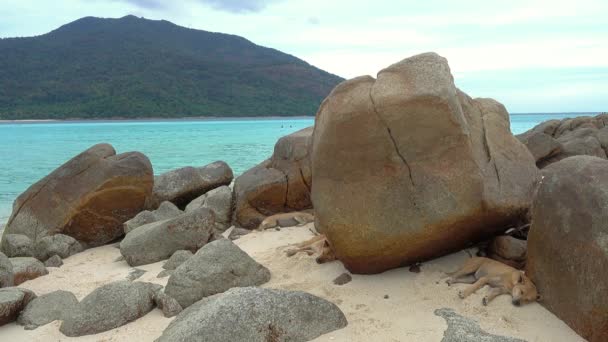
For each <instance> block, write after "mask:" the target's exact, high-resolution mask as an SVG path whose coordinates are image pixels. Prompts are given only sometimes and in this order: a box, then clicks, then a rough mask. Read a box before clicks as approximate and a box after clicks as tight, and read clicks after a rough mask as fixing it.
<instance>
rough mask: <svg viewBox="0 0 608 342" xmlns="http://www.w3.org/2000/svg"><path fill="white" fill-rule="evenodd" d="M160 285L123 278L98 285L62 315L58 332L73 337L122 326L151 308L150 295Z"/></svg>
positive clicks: (151, 295) (158, 288)
mask: <svg viewBox="0 0 608 342" xmlns="http://www.w3.org/2000/svg"><path fill="white" fill-rule="evenodd" d="M161 288H162V286H160V285H156V284H152V283H143V282H130V281H127V280H122V281H117V282H113V283H110V284H107V285H104V286H102V287H99V288H97V289H95V290H94V291H93V292H91V293H90V294H88V295H87V296H86V297H84V298H83V299H82V301H80V303H78V305H77V307H76V308H75V309H74V310H71V311H70V312H69V313H68V314H67V315H66V317H64V320H63V324H61V327H60V328H59V331H61V332H62V333H63V334H64V335H66V336H70V337H77V336H84V335H92V334H97V333H100V332H103V331H108V330H110V329H114V328H118V327H120V326H123V325H125V324H127V323H129V322H132V321H134V320H136V319H138V318H140V317H143V316H144V315H145V314H147V313H148V312H150V311H152V309H153V308H154V295H155V294H156V292H158V291H160V289H161Z"/></svg>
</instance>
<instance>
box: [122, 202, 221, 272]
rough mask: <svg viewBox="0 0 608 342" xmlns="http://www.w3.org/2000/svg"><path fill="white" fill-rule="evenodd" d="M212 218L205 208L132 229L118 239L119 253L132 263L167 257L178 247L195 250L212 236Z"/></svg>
mask: <svg viewBox="0 0 608 342" xmlns="http://www.w3.org/2000/svg"><path fill="white" fill-rule="evenodd" d="M214 227H215V218H214V215H213V212H212V211H211V210H209V209H207V208H200V209H198V210H195V211H192V212H189V213H185V214H182V215H180V216H178V217H175V218H173V219H169V220H165V221H160V222H154V223H150V224H147V225H144V226H141V227H139V228H137V229H135V230H132V231H131V232H130V233H129V234H127V235H126V236H125V238H124V239H123V240H122V241H121V242H120V253H121V254H122V255H123V256H124V257H125V260H126V261H127V263H128V264H129V265H131V266H139V265H144V264H151V263H153V262H157V261H161V260H165V259H168V258H169V257H170V256H171V255H173V253H175V252H176V251H179V250H189V251H191V252H196V251H197V250H198V249H199V248H201V247H202V246H204V245H205V244H206V243H207V242H209V240H210V239H211V238H212V237H213V229H214Z"/></svg>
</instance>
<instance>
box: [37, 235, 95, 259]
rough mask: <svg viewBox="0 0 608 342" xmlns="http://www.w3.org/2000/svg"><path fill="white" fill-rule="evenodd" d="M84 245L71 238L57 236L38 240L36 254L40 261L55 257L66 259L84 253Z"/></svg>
mask: <svg viewBox="0 0 608 342" xmlns="http://www.w3.org/2000/svg"><path fill="white" fill-rule="evenodd" d="M82 249H83V248H82V245H81V244H80V242H78V241H77V240H76V239H74V238H73V237H71V236H67V235H63V234H55V235H52V236H45V237H43V238H42V239H40V240H38V243H37V244H36V247H35V249H34V254H35V256H36V258H37V259H38V260H42V261H46V260H48V259H49V258H51V257H52V256H54V255H57V256H59V257H60V258H62V259H65V258H67V257H69V256H72V255H74V254H76V253H79V252H81V251H82Z"/></svg>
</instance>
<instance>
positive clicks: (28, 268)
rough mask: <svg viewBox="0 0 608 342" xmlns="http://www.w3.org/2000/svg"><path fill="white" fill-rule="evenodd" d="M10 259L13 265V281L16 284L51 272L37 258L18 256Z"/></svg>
mask: <svg viewBox="0 0 608 342" xmlns="http://www.w3.org/2000/svg"><path fill="white" fill-rule="evenodd" d="M9 260H10V261H11V264H12V265H13V283H14V285H15V286H17V285H19V284H22V283H24V282H26V281H28V280H32V279H36V278H38V277H42V276H43V275H47V274H49V271H47V269H46V267H45V266H44V264H43V263H42V262H41V261H40V260H38V259H36V258H32V257H17V258H10V259H9Z"/></svg>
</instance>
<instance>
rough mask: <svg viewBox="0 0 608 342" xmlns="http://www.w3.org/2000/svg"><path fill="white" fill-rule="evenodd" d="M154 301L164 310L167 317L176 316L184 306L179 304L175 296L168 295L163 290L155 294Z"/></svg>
mask: <svg viewBox="0 0 608 342" xmlns="http://www.w3.org/2000/svg"><path fill="white" fill-rule="evenodd" d="M154 303H155V304H156V306H157V307H158V308H159V309H161V310H162V312H163V315H164V316H165V317H167V318H170V317H173V316H176V315H177V314H179V313H180V312H182V306H181V305H179V303H178V302H177V300H175V298H173V297H171V296H168V295H167V294H166V293H164V292H163V291H158V292H156V294H155V295H154Z"/></svg>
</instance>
